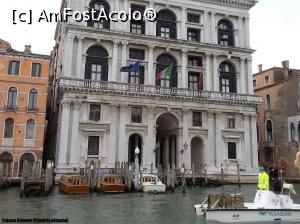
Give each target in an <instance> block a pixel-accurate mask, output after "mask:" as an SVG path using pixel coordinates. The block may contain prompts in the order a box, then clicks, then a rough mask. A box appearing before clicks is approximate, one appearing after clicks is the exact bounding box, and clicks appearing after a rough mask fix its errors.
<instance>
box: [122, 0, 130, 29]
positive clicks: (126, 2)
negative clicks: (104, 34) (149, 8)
mask: <svg viewBox="0 0 300 224" xmlns="http://www.w3.org/2000/svg"><path fill="white" fill-rule="evenodd" d="M123 6H124V7H123V9H122V10H124V11H125V12H126V13H128V10H129V4H128V0H124V5H123ZM121 24H122V26H123V31H125V32H129V30H128V24H129V22H128V21H127V22H121Z"/></svg>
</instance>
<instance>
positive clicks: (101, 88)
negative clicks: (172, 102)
mask: <svg viewBox="0 0 300 224" xmlns="http://www.w3.org/2000/svg"><path fill="white" fill-rule="evenodd" d="M59 87H60V88H61V89H62V90H79V91H90V92H95V91H96V92H110V93H115V94H123V95H145V96H156V97H157V96H158V97H166V98H179V99H186V100H203V101H217V102H229V103H241V104H255V105H258V104H260V103H261V97H259V96H255V95H246V94H236V93H223V92H214V91H198V90H190V89H184V88H167V87H160V86H149V85H133V84H128V83H120V82H105V81H94V80H84V79H74V78H61V79H60V80H59Z"/></svg>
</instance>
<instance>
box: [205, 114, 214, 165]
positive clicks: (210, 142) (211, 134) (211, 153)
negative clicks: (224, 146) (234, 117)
mask: <svg viewBox="0 0 300 224" xmlns="http://www.w3.org/2000/svg"><path fill="white" fill-rule="evenodd" d="M207 120H208V121H207V123H208V124H207V125H208V127H209V129H208V145H207V149H209V150H206V151H205V153H206V154H207V155H206V158H207V166H210V167H214V166H216V155H215V114H214V112H213V111H207Z"/></svg>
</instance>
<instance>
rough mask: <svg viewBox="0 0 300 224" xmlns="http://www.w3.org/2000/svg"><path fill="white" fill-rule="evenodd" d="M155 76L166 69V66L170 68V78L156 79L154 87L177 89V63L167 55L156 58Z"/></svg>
mask: <svg viewBox="0 0 300 224" xmlns="http://www.w3.org/2000/svg"><path fill="white" fill-rule="evenodd" d="M156 61H157V64H156V74H158V73H159V72H161V71H163V70H164V69H166V68H167V67H168V66H170V65H173V66H172V71H171V75H170V76H162V77H161V78H160V79H156V85H157V86H162V87H174V88H176V87H177V61H176V60H175V58H174V57H173V56H171V55H169V54H161V55H160V56H158V57H157V60H156Z"/></svg>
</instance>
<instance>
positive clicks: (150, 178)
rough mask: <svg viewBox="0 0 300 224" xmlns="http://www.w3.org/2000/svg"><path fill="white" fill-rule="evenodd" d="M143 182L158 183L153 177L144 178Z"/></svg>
mask: <svg viewBox="0 0 300 224" xmlns="http://www.w3.org/2000/svg"><path fill="white" fill-rule="evenodd" d="M143 182H155V183H156V182H157V181H156V177H152V176H144V177H143Z"/></svg>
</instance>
